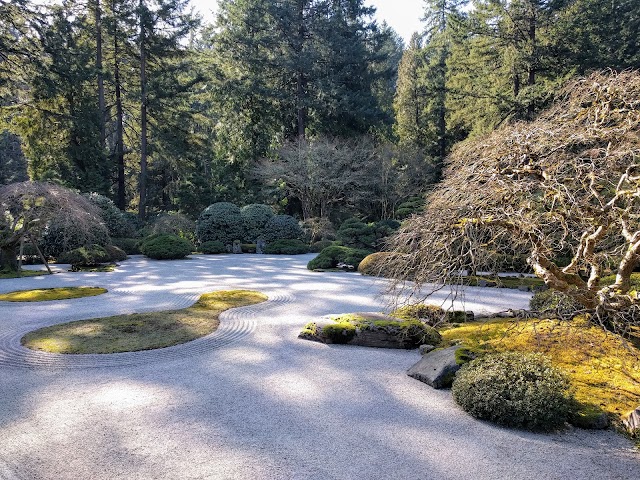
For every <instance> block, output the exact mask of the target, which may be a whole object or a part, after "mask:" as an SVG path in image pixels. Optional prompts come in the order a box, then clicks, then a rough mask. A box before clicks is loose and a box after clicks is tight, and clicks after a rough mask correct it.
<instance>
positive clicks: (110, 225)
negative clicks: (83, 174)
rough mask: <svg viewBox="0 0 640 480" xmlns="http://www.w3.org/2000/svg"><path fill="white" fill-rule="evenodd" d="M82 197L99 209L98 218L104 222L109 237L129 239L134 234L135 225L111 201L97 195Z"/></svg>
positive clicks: (88, 194) (91, 194)
mask: <svg viewBox="0 0 640 480" xmlns="http://www.w3.org/2000/svg"><path fill="white" fill-rule="evenodd" d="M84 196H85V197H86V198H87V199H88V200H89V201H90V202H91V203H93V204H94V205H95V206H96V207H98V208H99V209H100V216H101V217H102V220H103V221H104V224H105V226H106V227H107V230H108V232H109V236H110V237H118V238H122V237H131V236H133V235H134V233H135V224H133V223H132V222H131V221H130V220H129V217H127V216H126V215H125V214H124V212H123V211H122V210H120V209H119V208H118V207H116V204H115V203H113V201H112V200H111V199H109V198H107V197H105V196H104V195H100V194H99V193H87V194H84Z"/></svg>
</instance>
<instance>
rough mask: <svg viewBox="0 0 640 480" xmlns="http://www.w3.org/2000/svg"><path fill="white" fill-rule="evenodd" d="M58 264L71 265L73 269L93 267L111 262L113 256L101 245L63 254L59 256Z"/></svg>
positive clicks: (75, 249) (76, 249)
mask: <svg viewBox="0 0 640 480" xmlns="http://www.w3.org/2000/svg"><path fill="white" fill-rule="evenodd" d="M57 260H58V263H69V264H71V267H72V269H74V270H75V267H92V266H95V265H99V264H101V263H108V262H110V261H111V256H110V255H109V253H108V252H107V251H106V250H105V248H104V247H103V246H101V245H90V246H88V247H80V248H74V249H73V250H69V251H68V252H63V253H61V254H60V255H59V256H58V259H57Z"/></svg>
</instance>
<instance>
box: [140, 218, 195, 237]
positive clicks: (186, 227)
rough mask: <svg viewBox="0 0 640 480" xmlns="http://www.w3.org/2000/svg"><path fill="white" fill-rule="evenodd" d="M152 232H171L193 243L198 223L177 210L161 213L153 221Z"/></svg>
mask: <svg viewBox="0 0 640 480" xmlns="http://www.w3.org/2000/svg"><path fill="white" fill-rule="evenodd" d="M150 230H151V233H152V234H166V233H170V234H172V235H176V236H178V237H180V238H184V239H185V240H188V241H189V242H191V243H193V242H194V241H195V239H196V223H195V222H194V221H193V220H191V219H190V218H189V217H187V216H186V215H183V214H182V213H177V212H169V213H161V214H159V215H158V216H156V218H155V219H153V221H152V222H151V229H150Z"/></svg>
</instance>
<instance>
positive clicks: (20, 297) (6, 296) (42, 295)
mask: <svg viewBox="0 0 640 480" xmlns="http://www.w3.org/2000/svg"><path fill="white" fill-rule="evenodd" d="M103 293H107V290H106V289H104V288H100V287H61V288H41V289H37V290H17V291H15V292H9V293H3V294H0V300H2V301H5V302H48V301H51V300H69V299H71V298H82V297H95V296H96V295H102V294H103Z"/></svg>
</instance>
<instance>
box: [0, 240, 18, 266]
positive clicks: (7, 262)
mask: <svg viewBox="0 0 640 480" xmlns="http://www.w3.org/2000/svg"><path fill="white" fill-rule="evenodd" d="M0 270H8V271H10V272H17V271H18V259H17V257H16V245H10V246H3V247H0Z"/></svg>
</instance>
